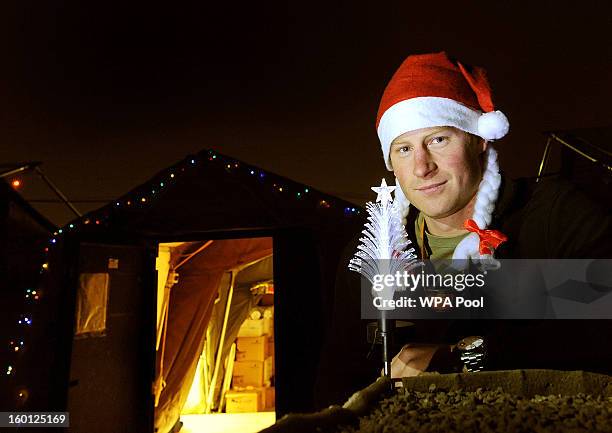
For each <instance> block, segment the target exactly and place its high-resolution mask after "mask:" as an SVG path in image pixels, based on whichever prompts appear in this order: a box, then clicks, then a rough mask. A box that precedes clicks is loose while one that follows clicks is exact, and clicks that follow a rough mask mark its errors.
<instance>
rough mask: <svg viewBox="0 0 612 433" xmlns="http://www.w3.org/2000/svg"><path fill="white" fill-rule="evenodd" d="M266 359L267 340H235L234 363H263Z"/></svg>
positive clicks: (262, 338)
mask: <svg viewBox="0 0 612 433" xmlns="http://www.w3.org/2000/svg"><path fill="white" fill-rule="evenodd" d="M267 357H268V338H267V337H266V336H263V337H238V338H237V339H236V361H265V359H266V358H267Z"/></svg>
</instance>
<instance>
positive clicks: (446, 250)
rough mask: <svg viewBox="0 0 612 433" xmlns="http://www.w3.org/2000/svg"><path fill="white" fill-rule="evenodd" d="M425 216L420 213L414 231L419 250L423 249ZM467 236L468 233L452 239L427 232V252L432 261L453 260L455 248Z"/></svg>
mask: <svg viewBox="0 0 612 433" xmlns="http://www.w3.org/2000/svg"><path fill="white" fill-rule="evenodd" d="M424 218H425V217H424V215H423V213H422V212H419V216H418V217H417V219H416V220H415V221H414V230H415V233H416V239H417V244H418V248H419V250H420V249H421V242H422V241H421V229H422V227H423V224H424V223H425V219H424ZM466 236H467V233H465V234H462V235H458V236H453V237H450V238H446V237H442V236H436V235H432V234H431V233H428V232H427V230H425V238H426V245H427V246H429V248H427V247H426V250H427V251H428V252H429V259H430V260H440V259H442V260H450V259H452V258H453V252H454V251H455V248H456V247H457V245H458V244H459V242H461V240H462V239H463V238H464V237H466Z"/></svg>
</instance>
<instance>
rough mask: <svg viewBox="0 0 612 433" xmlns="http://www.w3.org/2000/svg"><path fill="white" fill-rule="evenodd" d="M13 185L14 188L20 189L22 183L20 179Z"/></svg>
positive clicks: (12, 183)
mask: <svg viewBox="0 0 612 433" xmlns="http://www.w3.org/2000/svg"><path fill="white" fill-rule="evenodd" d="M11 185H13V188H19V187H20V186H21V181H20V180H19V179H15V180H14V181H12V182H11Z"/></svg>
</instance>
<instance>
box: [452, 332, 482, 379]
mask: <svg viewBox="0 0 612 433" xmlns="http://www.w3.org/2000/svg"><path fill="white" fill-rule="evenodd" d="M456 348H457V350H458V351H459V358H460V359H461V362H463V371H466V372H474V371H482V370H484V368H485V363H486V358H487V350H486V344H485V339H484V338H483V337H480V336H477V335H473V336H470V337H465V338H463V339H462V340H460V341H459V342H458V343H457V345H456Z"/></svg>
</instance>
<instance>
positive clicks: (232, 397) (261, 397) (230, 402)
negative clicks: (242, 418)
mask: <svg viewBox="0 0 612 433" xmlns="http://www.w3.org/2000/svg"><path fill="white" fill-rule="evenodd" d="M265 401H266V396H265V394H264V392H263V390H262V389H248V390H240V391H237V390H231V391H228V392H227V393H225V412H226V413H243V412H259V411H261V410H262V409H263V408H264V403H265Z"/></svg>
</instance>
